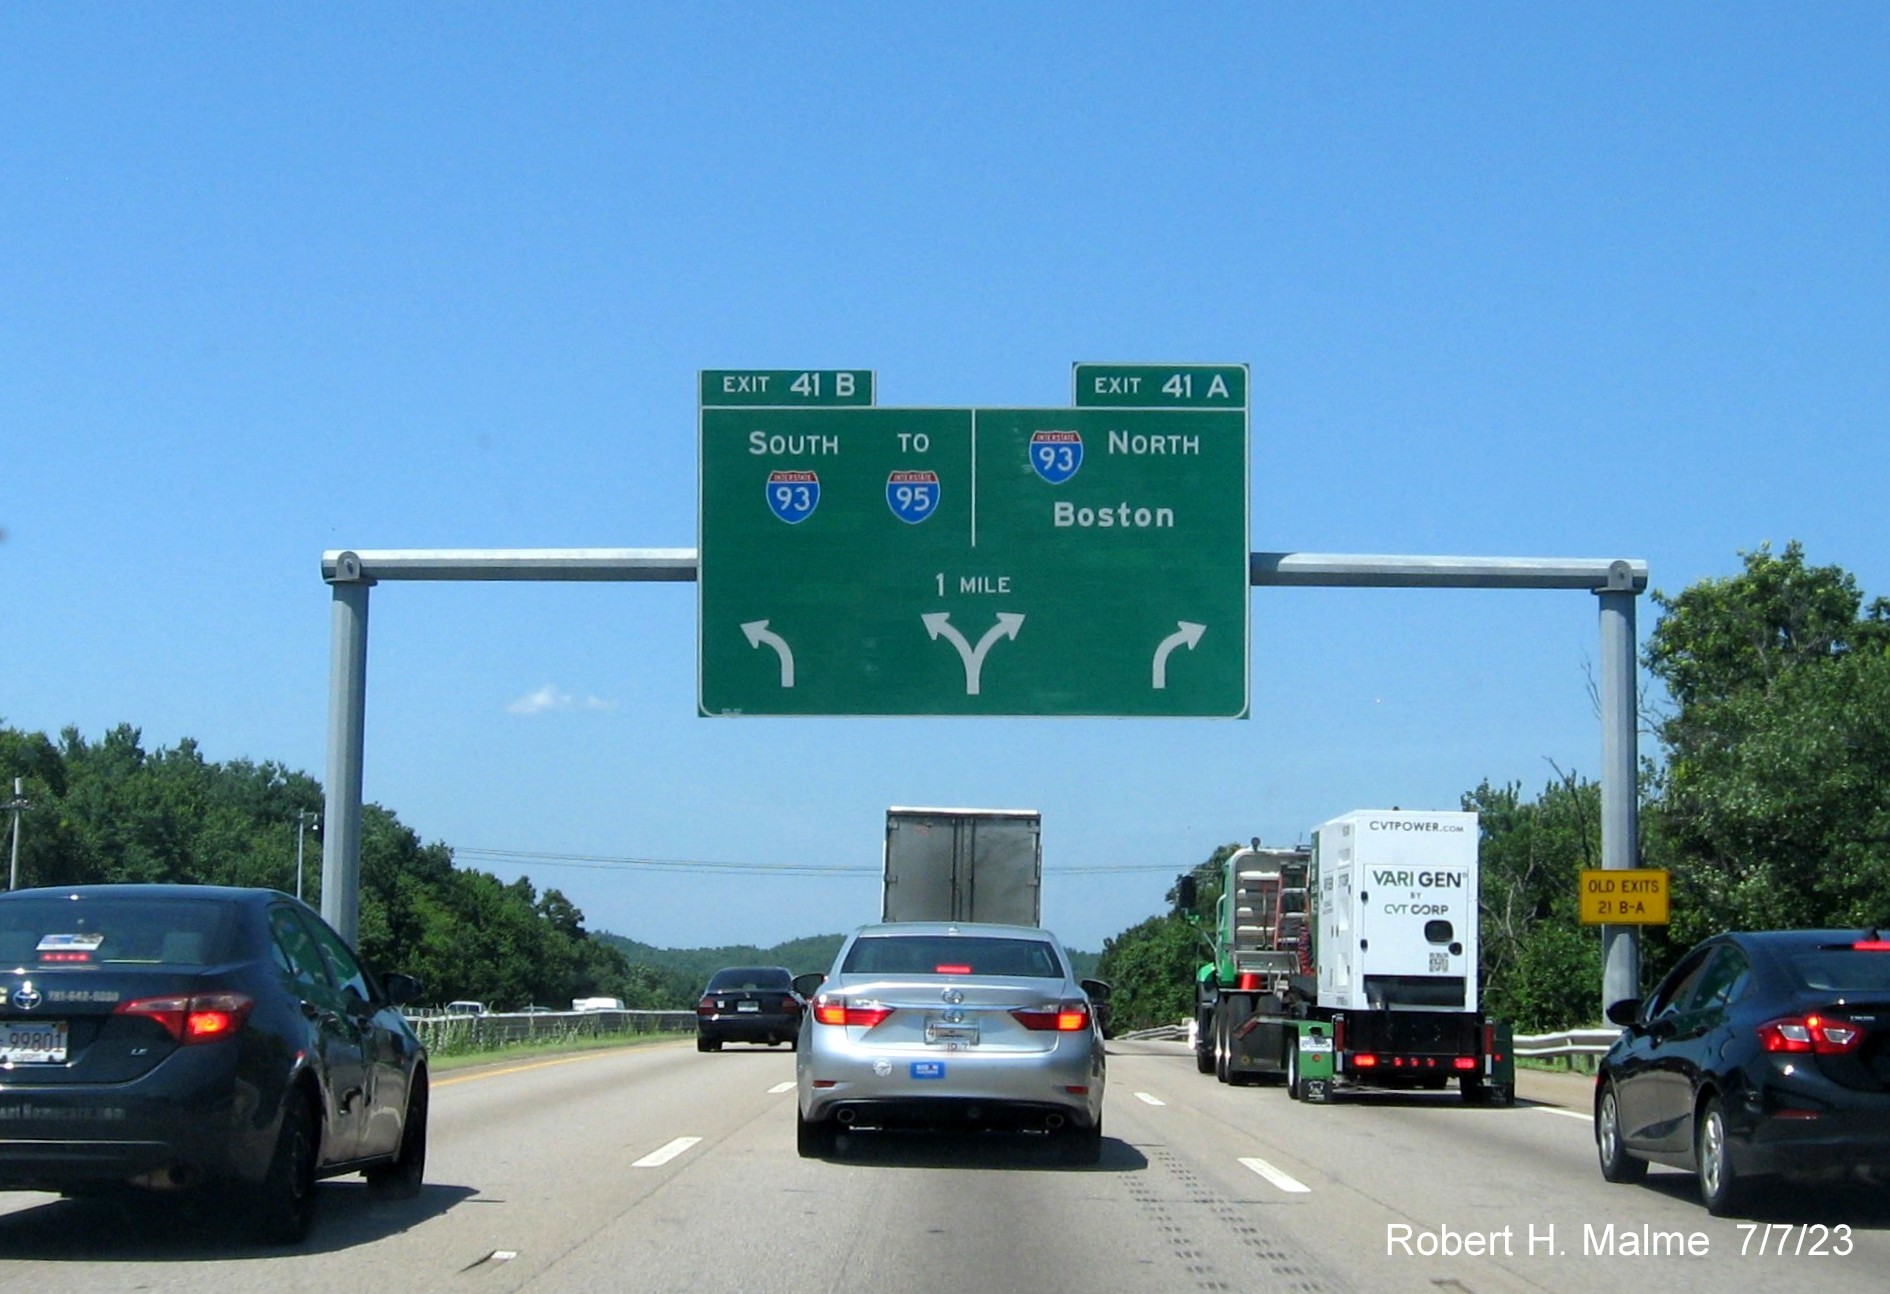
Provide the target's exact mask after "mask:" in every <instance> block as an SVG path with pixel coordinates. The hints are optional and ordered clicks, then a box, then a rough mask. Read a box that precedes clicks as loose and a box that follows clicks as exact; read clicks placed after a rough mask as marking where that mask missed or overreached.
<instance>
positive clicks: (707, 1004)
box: [696, 997, 715, 1015]
mask: <svg viewBox="0 0 1890 1294" xmlns="http://www.w3.org/2000/svg"><path fill="white" fill-rule="evenodd" d="M696 1012H697V1014H702V1013H705V1012H706V1013H708V1014H711V1015H712V1014H714V1012H715V999H714V998H712V997H705V998H703V999H702V1000H701V1001H700V1002H698V1003H696Z"/></svg>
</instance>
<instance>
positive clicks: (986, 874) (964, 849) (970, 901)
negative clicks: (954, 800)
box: [881, 808, 1043, 926]
mask: <svg viewBox="0 0 1890 1294" xmlns="http://www.w3.org/2000/svg"><path fill="white" fill-rule="evenodd" d="M1042 888H1043V848H1042V819H1041V815H1039V814H1038V812H1037V811H1036V810H1035V809H918V808H891V809H888V810H886V884H885V891H884V898H883V901H882V904H881V919H882V920H885V921H996V922H1002V923H1004V924H1006V925H1019V926H1034V925H1038V924H1040V922H1041V920H1042Z"/></svg>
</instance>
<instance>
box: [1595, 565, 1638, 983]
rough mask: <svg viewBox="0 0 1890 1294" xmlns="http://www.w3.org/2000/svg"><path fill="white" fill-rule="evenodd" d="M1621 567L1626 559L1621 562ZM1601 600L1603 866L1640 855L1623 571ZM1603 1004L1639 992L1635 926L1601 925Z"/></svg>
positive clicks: (1629, 617)
mask: <svg viewBox="0 0 1890 1294" xmlns="http://www.w3.org/2000/svg"><path fill="white" fill-rule="evenodd" d="M1621 565H1625V563H1621ZM1597 596H1598V598H1599V601H1600V603H1601V865H1602V867H1603V868H1605V869H1610V870H1613V869H1619V868H1630V867H1634V866H1635V865H1636V864H1637V863H1638V861H1639V858H1640V839H1641V831H1640V821H1641V813H1640V769H1639V767H1638V765H1639V762H1640V756H1639V749H1638V740H1637V739H1638V736H1639V731H1640V726H1639V714H1638V709H1639V707H1638V705H1637V704H1636V690H1635V682H1634V656H1635V642H1634V598H1635V593H1634V591H1633V589H1632V587H1631V586H1630V584H1629V582H1628V580H1627V578H1626V576H1625V574H1624V575H1622V577H1621V579H1620V580H1619V583H1618V584H1610V586H1609V587H1608V588H1607V589H1605V590H1601V591H1599V593H1598V595H1597ZM1601 955H1602V964H1601V1007H1602V1010H1603V1011H1604V1012H1605V1011H1606V1010H1607V1009H1608V1006H1609V1005H1610V1004H1611V1003H1614V1002H1619V1001H1621V1000H1623V999H1625V998H1636V999H1638V998H1639V997H1640V995H1641V936H1640V927H1639V926H1603V927H1602V928H1601Z"/></svg>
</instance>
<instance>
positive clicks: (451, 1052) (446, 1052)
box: [427, 1032, 694, 1074]
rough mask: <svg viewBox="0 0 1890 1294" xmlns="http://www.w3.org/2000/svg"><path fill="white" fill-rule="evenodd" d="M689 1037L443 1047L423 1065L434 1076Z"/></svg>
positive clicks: (573, 1037)
mask: <svg viewBox="0 0 1890 1294" xmlns="http://www.w3.org/2000/svg"><path fill="white" fill-rule="evenodd" d="M693 1036H694V1035H693V1034H692V1033H681V1032H676V1033H607V1034H603V1035H599V1036H585V1035H579V1034H570V1035H565V1036H560V1037H552V1038H532V1039H524V1040H520V1041H518V1042H500V1043H494V1044H492V1045H490V1046H481V1047H476V1048H474V1047H465V1046H459V1047H447V1048H443V1049H438V1050H435V1049H433V1048H429V1049H428V1051H427V1064H428V1066H429V1067H430V1068H431V1069H432V1071H433V1072H434V1073H436V1074H444V1073H448V1072H450V1071H452V1070H456V1069H470V1068H472V1067H474V1066H477V1065H491V1064H496V1063H498V1062H500V1061H508V1060H529V1059H535V1058H538V1057H544V1056H560V1055H564V1054H566V1053H570V1052H584V1051H609V1050H614V1049H615V1048H618V1047H647V1046H651V1045H653V1044H655V1043H662V1042H687V1041H688V1040H689V1039H690V1038H691V1037H693Z"/></svg>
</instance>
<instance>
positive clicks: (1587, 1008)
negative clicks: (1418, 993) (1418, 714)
mask: <svg viewBox="0 0 1890 1294" xmlns="http://www.w3.org/2000/svg"><path fill="white" fill-rule="evenodd" d="M1463 807H1464V808H1465V809H1468V810H1470V811H1472V812H1474V813H1476V815H1477V821H1478V826H1479V828H1480V832H1481V836H1482V839H1481V841H1480V843H1479V846H1478V869H1477V870H1478V877H1479V890H1478V909H1479V926H1478V941H1477V942H1478V948H1479V952H1480V958H1479V961H1480V965H1479V967H1478V971H1479V975H1480V978H1481V981H1482V995H1481V997H1480V999H1479V1000H1480V1001H1481V1002H1482V1003H1483V1006H1484V1009H1485V1010H1487V1011H1489V1012H1490V1013H1492V1014H1494V1015H1497V1016H1500V1017H1502V1018H1504V1019H1508V1020H1512V1021H1514V1022H1515V1024H1516V1026H1517V1028H1519V1029H1522V1030H1524V1031H1526V1032H1540V1031H1544V1030H1549V1029H1563V1028H1568V1027H1570V1026H1572V1025H1577V1024H1584V1023H1588V1022H1590V1021H1594V1020H1597V1019H1599V1018H1600V1014H1601V1010H1600V1001H1599V991H1600V984H1601V935H1600V931H1599V930H1598V929H1592V928H1588V927H1584V926H1583V925H1581V922H1580V911H1579V908H1580V873H1581V871H1582V869H1583V868H1588V867H1599V866H1600V865H1601V864H1600V854H1601V788H1600V787H1599V786H1598V785H1597V784H1595V783H1594V782H1588V781H1583V780H1581V779H1579V778H1576V777H1574V776H1564V777H1563V778H1561V779H1560V780H1559V781H1555V782H1551V783H1549V785H1548V786H1547V787H1545V788H1544V789H1543V791H1542V793H1541V795H1540V796H1538V797H1537V798H1536V799H1535V800H1525V799H1524V798H1523V796H1522V792H1521V788H1520V787H1518V786H1517V785H1515V784H1514V783H1511V784H1510V785H1508V786H1503V787H1493V786H1491V785H1490V784H1489V783H1488V782H1484V783H1482V784H1481V785H1479V786H1478V787H1477V789H1476V790H1474V791H1472V792H1471V793H1470V794H1468V795H1466V796H1465V797H1464V799H1463Z"/></svg>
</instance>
